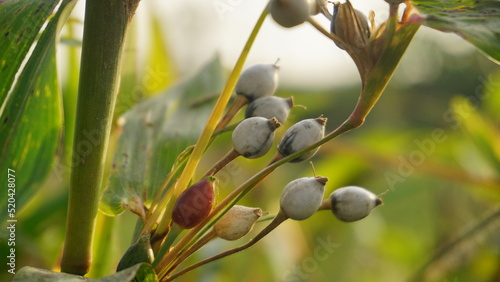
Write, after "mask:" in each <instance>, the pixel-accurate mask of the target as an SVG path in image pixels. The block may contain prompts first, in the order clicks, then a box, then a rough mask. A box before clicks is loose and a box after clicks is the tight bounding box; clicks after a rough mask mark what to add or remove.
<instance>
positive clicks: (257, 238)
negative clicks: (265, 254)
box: [160, 210, 288, 281]
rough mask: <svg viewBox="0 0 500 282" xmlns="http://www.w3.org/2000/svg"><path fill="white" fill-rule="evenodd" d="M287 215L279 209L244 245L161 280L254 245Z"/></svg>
mask: <svg viewBox="0 0 500 282" xmlns="http://www.w3.org/2000/svg"><path fill="white" fill-rule="evenodd" d="M287 219H288V217H287V216H286V215H285V213H284V212H283V211H282V210H280V212H279V213H278V214H277V215H276V217H275V218H274V220H273V221H271V222H270V223H269V225H267V226H266V227H265V228H264V229H262V230H261V231H260V232H259V234H257V235H256V236H255V237H254V238H252V240H250V241H249V242H248V243H246V244H244V245H241V246H239V247H236V248H233V249H230V250H227V251H225V252H222V253H220V254H218V255H215V256H213V257H210V258H207V259H204V260H202V261H200V262H197V263H195V264H193V265H191V266H189V267H187V268H185V269H183V270H181V271H179V272H178V273H176V274H175V275H172V276H171V277H168V278H166V279H162V281H172V280H174V279H176V278H177V277H179V276H181V275H183V274H185V273H187V272H189V271H191V270H193V269H195V268H197V267H200V266H202V265H205V264H207V263H210V262H212V261H215V260H218V259H221V258H223V257H227V256H229V255H232V254H235V253H237V252H240V251H243V250H245V249H248V248H250V247H251V246H253V245H255V244H256V243H257V242H259V241H260V240H261V239H262V238H264V237H265V236H266V235H267V234H269V233H270V232H271V231H273V230H274V229H276V227H278V226H279V225H280V224H281V223H283V222H284V221H285V220H287ZM160 279H161V277H160Z"/></svg>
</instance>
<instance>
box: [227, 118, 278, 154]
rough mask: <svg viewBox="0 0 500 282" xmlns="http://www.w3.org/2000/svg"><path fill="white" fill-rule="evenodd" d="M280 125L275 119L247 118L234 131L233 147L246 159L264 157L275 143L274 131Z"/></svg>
mask: <svg viewBox="0 0 500 282" xmlns="http://www.w3.org/2000/svg"><path fill="white" fill-rule="evenodd" d="M280 125H281V124H280V123H279V122H278V121H277V120H276V119H275V118H272V119H266V118H263V117H252V118H247V119H245V120H243V121H242V122H241V123H240V124H238V126H236V128H235V129H234V131H233V135H232V140H233V147H234V149H235V150H236V151H237V152H238V153H239V154H240V155H242V156H243V157H245V158H248V159H255V158H259V157H262V156H263V155H265V154H266V153H267V152H268V151H269V149H270V148H271V146H272V144H273V141H274V130H275V129H276V128H278V127H279V126H280Z"/></svg>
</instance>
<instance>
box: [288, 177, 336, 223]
mask: <svg viewBox="0 0 500 282" xmlns="http://www.w3.org/2000/svg"><path fill="white" fill-rule="evenodd" d="M327 181H328V178H326V177H303V178H299V179H295V180H293V181H291V182H290V183H288V184H287V185H286V186H285V188H284V189H283V192H282V193H281V200H280V208H281V210H282V211H283V212H284V213H285V214H286V215H287V216H288V217H289V218H291V219H293V220H304V219H307V218H309V217H310V216H312V215H313V214H314V213H316V211H317V210H318V208H319V207H320V205H321V202H322V199H323V194H324V192H325V184H326V182H327Z"/></svg>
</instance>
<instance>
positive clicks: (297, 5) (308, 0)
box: [270, 0, 316, 27]
mask: <svg viewBox="0 0 500 282" xmlns="http://www.w3.org/2000/svg"><path fill="white" fill-rule="evenodd" d="M270 12H271V16H272V17H273V19H274V20H275V21H276V22H277V23H278V24H279V25H281V26H283V27H293V26H296V25H299V24H301V23H303V22H305V21H306V20H307V19H308V18H309V15H310V14H312V13H313V12H316V0H271V7H270Z"/></svg>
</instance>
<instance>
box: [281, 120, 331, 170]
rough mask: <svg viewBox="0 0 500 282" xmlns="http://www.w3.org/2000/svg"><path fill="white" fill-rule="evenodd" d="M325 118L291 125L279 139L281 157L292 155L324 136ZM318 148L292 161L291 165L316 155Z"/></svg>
mask: <svg viewBox="0 0 500 282" xmlns="http://www.w3.org/2000/svg"><path fill="white" fill-rule="evenodd" d="M325 123H326V118H316V119H305V120H302V121H299V122H298V123H296V124H294V125H292V126H291V127H290V128H289V129H288V130H287V131H286V132H285V135H283V137H282V138H281V141H280V143H279V145H278V151H279V152H280V153H281V154H282V155H283V156H285V157H286V156H289V155H291V154H294V153H296V152H298V151H300V150H302V149H304V148H306V147H308V146H310V145H312V144H313V143H316V142H318V141H319V140H321V139H322V138H323V137H324V136H325ZM318 150H319V147H318V148H316V149H314V150H311V151H309V152H307V153H305V154H303V155H302V156H300V157H298V158H295V159H293V160H292V161H290V162H292V163H295V162H301V161H305V160H307V159H309V158H311V157H313V156H314V154H316V152H317V151H318Z"/></svg>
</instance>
